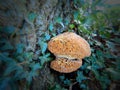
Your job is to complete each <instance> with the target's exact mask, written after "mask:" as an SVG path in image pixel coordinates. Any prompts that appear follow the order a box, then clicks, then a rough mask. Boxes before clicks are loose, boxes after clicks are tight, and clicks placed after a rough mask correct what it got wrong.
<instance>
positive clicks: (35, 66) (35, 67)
mask: <svg viewBox="0 0 120 90" xmlns="http://www.w3.org/2000/svg"><path fill="white" fill-rule="evenodd" d="M31 68H32V70H33V71H36V70H38V69H40V68H41V66H40V64H39V63H34V64H33V65H32V67H31Z"/></svg>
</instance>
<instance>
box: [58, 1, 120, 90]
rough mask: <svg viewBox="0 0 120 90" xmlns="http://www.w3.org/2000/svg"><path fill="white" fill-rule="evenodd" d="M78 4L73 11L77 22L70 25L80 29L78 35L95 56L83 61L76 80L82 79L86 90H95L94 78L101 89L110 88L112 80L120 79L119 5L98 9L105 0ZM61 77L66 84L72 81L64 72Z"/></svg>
mask: <svg viewBox="0 0 120 90" xmlns="http://www.w3.org/2000/svg"><path fill="white" fill-rule="evenodd" d="M74 6H75V7H76V8H77V10H75V11H73V18H74V22H72V23H69V25H68V28H69V29H70V30H74V29H75V30H77V32H78V34H79V35H80V36H83V37H84V38H85V39H86V40H87V41H88V42H89V44H90V46H91V51H92V55H91V56H90V57H88V58H85V59H84V60H83V62H84V63H83V65H82V66H81V68H80V69H79V70H78V71H77V77H76V79H75V81H77V82H79V85H80V88H81V89H83V90H91V86H90V85H89V83H90V82H91V81H93V82H94V81H95V82H96V81H97V84H99V85H100V88H101V89H102V90H106V89H108V87H109V86H110V84H111V82H112V81H118V80H120V78H119V75H120V60H119V57H118V56H117V55H116V54H114V52H117V53H119V50H118V49H117V47H116V46H119V44H120V43H119V37H118V36H119V34H120V32H119V27H118V28H117V30H116V28H114V25H118V24H119V17H115V16H118V15H119V14H117V13H118V12H119V9H118V7H119V6H117V7H113V8H112V7H111V8H110V9H107V10H108V12H104V11H103V10H98V9H97V8H95V7H97V6H99V7H101V8H103V7H104V4H103V0H95V2H93V3H92V4H90V2H89V1H84V0H74ZM106 6H107V5H106ZM89 11H90V12H89ZM113 12H115V13H114V14H113ZM114 18H115V19H114ZM115 22H116V23H115ZM113 37H114V38H113ZM60 80H61V81H62V83H63V84H64V85H66V84H65V82H67V81H69V82H71V81H72V80H69V79H67V78H65V77H64V75H63V76H60ZM95 85H96V83H93V86H95ZM68 86H69V84H68ZM98 88H99V87H98Z"/></svg>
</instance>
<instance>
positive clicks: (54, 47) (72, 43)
mask: <svg viewBox="0 0 120 90" xmlns="http://www.w3.org/2000/svg"><path fill="white" fill-rule="evenodd" d="M48 49H49V50H50V51H51V52H52V53H53V54H54V55H55V56H56V57H64V58H68V59H82V58H84V57H87V56H90V54H91V50H90V46H89V44H88V43H87V41H86V40H85V39H83V38H82V37H80V36H79V35H77V34H75V33H73V32H65V33H63V34H60V35H58V36H56V37H53V38H52V39H51V40H50V41H49V42H48Z"/></svg>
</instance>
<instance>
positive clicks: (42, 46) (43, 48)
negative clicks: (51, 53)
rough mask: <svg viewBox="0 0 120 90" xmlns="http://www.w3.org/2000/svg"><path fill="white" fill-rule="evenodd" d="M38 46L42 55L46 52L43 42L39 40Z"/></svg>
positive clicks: (45, 44) (45, 45)
mask: <svg viewBox="0 0 120 90" xmlns="http://www.w3.org/2000/svg"><path fill="white" fill-rule="evenodd" d="M38 44H39V46H40V48H41V51H42V54H44V53H45V51H46V50H47V43H46V42H44V41H41V40H39V41H38Z"/></svg>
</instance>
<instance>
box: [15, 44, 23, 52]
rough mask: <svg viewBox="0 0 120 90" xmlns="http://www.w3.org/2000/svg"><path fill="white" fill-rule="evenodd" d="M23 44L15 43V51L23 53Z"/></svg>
mask: <svg viewBox="0 0 120 90" xmlns="http://www.w3.org/2000/svg"><path fill="white" fill-rule="evenodd" d="M23 49H24V45H23V44H20V43H19V44H17V45H16V53H18V54H21V53H23Z"/></svg>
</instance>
